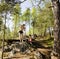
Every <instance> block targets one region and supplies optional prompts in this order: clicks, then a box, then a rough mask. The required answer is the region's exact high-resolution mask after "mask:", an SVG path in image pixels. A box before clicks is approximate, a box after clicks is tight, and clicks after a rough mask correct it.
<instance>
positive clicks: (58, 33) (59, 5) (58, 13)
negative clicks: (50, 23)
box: [51, 0, 60, 59]
mask: <svg viewBox="0 0 60 59" xmlns="http://www.w3.org/2000/svg"><path fill="white" fill-rule="evenodd" d="M52 6H53V15H54V18H55V20H54V46H53V51H54V52H53V55H54V57H53V58H51V59H60V2H59V0H52Z"/></svg>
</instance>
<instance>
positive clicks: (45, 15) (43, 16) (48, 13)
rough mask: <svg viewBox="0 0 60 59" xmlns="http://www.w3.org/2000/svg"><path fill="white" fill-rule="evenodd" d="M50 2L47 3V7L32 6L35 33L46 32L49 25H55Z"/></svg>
mask: <svg viewBox="0 0 60 59" xmlns="http://www.w3.org/2000/svg"><path fill="white" fill-rule="evenodd" d="M50 5H51V4H50V3H46V4H45V7H44V8H42V9H39V8H40V7H38V8H37V9H36V8H32V21H33V22H32V25H33V24H34V29H35V33H36V32H37V31H38V32H37V33H39V34H41V33H42V34H44V32H45V31H46V29H47V28H48V27H53V22H54V20H53V13H52V9H49V8H48V7H49V6H50Z"/></svg>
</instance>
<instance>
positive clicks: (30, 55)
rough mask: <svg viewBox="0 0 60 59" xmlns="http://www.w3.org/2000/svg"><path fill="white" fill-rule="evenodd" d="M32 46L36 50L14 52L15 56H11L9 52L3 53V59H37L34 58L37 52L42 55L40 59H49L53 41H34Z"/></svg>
mask: <svg viewBox="0 0 60 59" xmlns="http://www.w3.org/2000/svg"><path fill="white" fill-rule="evenodd" d="M34 45H35V46H36V47H37V49H35V48H31V49H30V50H27V52H25V53H21V52H16V53H15V54H13V55H11V52H4V59H8V57H11V58H10V59H38V57H37V56H36V54H38V51H39V53H40V54H41V55H42V58H41V57H40V59H46V58H45V57H47V59H50V54H51V51H52V45H53V39H48V40H40V41H36V44H35V43H34ZM7 56H8V57H7Z"/></svg>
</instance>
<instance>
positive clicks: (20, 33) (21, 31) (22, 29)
mask: <svg viewBox="0 0 60 59" xmlns="http://www.w3.org/2000/svg"><path fill="white" fill-rule="evenodd" d="M24 30H25V24H23V25H21V26H20V31H19V39H20V42H22V41H23V31H24Z"/></svg>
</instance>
